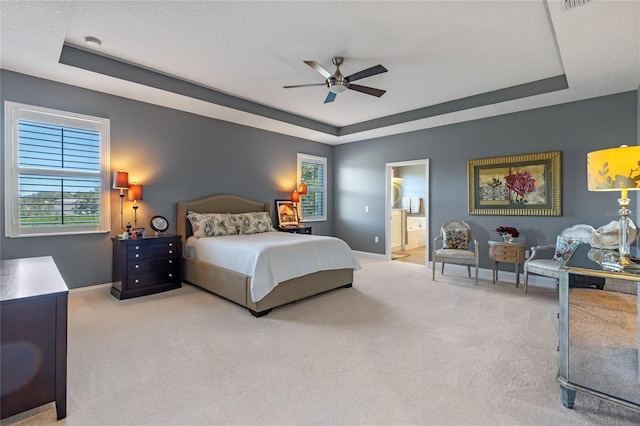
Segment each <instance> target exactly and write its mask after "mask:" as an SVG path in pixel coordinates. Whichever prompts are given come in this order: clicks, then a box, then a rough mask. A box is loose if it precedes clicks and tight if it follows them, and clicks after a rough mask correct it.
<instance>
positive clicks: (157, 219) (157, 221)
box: [149, 216, 169, 232]
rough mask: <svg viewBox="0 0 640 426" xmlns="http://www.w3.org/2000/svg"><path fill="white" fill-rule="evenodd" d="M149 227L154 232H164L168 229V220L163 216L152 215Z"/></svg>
mask: <svg viewBox="0 0 640 426" xmlns="http://www.w3.org/2000/svg"><path fill="white" fill-rule="evenodd" d="M149 225H151V229H153V230H154V231H156V232H164V231H166V230H167V229H169V221H168V220H167V219H166V218H165V217H163V216H154V217H152V218H151V223H149Z"/></svg>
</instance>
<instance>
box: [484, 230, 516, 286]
mask: <svg viewBox="0 0 640 426" xmlns="http://www.w3.org/2000/svg"><path fill="white" fill-rule="evenodd" d="M489 259H491V260H492V261H493V283H494V284H495V283H496V281H498V263H499V262H507V263H515V265H516V288H517V287H518V285H519V284H520V264H521V263H523V262H524V244H521V243H504V242H502V241H489Z"/></svg>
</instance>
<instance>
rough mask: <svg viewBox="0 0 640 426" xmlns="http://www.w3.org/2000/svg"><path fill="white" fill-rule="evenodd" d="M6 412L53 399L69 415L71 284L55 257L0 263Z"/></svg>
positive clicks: (1, 384)
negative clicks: (63, 275)
mask: <svg viewBox="0 0 640 426" xmlns="http://www.w3.org/2000/svg"><path fill="white" fill-rule="evenodd" d="M0 295H1V302H0V303H1V305H0V333H1V334H0V336H1V348H0V368H1V374H2V380H1V381H0V388H1V393H2V400H1V401H0V405H1V410H0V411H1V412H2V413H1V416H2V418H3V419H4V418H5V417H9V416H13V415H15V414H18V413H21V412H23V411H27V410H30V409H32V408H36V407H39V406H41V405H44V404H47V403H49V402H54V401H55V405H56V414H57V417H58V420H60V419H63V418H65V417H66V416H67V306H68V298H69V289H68V288H67V286H66V284H65V282H64V280H63V279H62V276H61V275H60V272H59V271H58V268H57V267H56V264H55V263H54V261H53V258H52V257H50V256H47V257H33V258H27V259H13V260H3V261H1V262H0Z"/></svg>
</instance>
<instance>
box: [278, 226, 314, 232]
mask: <svg viewBox="0 0 640 426" xmlns="http://www.w3.org/2000/svg"><path fill="white" fill-rule="evenodd" d="M278 231H280V232H290V233H292V234H311V226H307V225H302V224H300V225H297V226H283V227H281V228H278Z"/></svg>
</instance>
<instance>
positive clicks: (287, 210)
mask: <svg viewBox="0 0 640 426" xmlns="http://www.w3.org/2000/svg"><path fill="white" fill-rule="evenodd" d="M275 202H276V213H277V214H278V226H279V227H280V228H286V227H289V226H298V222H299V219H298V212H297V209H296V204H295V203H294V202H293V201H291V200H275Z"/></svg>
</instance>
